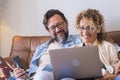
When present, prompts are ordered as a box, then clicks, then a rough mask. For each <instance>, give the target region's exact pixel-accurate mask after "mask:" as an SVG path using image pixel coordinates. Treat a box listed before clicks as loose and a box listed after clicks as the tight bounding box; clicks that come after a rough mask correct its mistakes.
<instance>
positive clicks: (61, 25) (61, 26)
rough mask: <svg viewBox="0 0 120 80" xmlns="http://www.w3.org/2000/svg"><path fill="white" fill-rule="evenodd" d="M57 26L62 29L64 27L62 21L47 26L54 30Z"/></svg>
mask: <svg viewBox="0 0 120 80" xmlns="http://www.w3.org/2000/svg"><path fill="white" fill-rule="evenodd" d="M56 27H57V28H59V29H62V28H63V27H64V22H59V23H57V24H56V25H54V26H51V27H49V29H50V30H55V29H56Z"/></svg>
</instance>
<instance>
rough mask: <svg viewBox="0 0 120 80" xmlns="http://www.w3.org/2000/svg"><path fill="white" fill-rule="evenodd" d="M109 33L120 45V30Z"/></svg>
mask: <svg viewBox="0 0 120 80" xmlns="http://www.w3.org/2000/svg"><path fill="white" fill-rule="evenodd" d="M107 34H108V37H110V38H112V39H113V40H114V42H115V43H117V44H118V45H119V46H120V31H109V32H107Z"/></svg>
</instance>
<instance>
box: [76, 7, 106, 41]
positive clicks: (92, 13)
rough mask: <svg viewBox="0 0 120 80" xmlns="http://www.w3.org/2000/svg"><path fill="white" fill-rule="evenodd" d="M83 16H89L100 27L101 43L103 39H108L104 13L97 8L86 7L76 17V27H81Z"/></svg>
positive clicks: (99, 36)
mask: <svg viewBox="0 0 120 80" xmlns="http://www.w3.org/2000/svg"><path fill="white" fill-rule="evenodd" d="M83 18H87V19H89V20H91V21H92V22H93V24H94V25H95V26H96V27H97V28H99V29H100V33H98V34H97V39H98V41H99V42H100V43H101V42H102V41H103V40H105V39H106V36H107V35H106V34H105V33H106V32H105V29H104V26H105V24H104V17H103V15H102V14H101V13H100V12H99V11H98V10H96V9H86V10H83V11H81V12H80V13H79V14H78V16H77V17H76V21H75V27H76V29H77V27H79V25H80V21H81V19H83Z"/></svg>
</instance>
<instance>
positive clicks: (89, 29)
mask: <svg viewBox="0 0 120 80" xmlns="http://www.w3.org/2000/svg"><path fill="white" fill-rule="evenodd" d="M96 29H97V28H96V27H93V26H87V27H86V28H84V27H80V26H78V27H77V30H80V31H84V30H87V31H94V30H96Z"/></svg>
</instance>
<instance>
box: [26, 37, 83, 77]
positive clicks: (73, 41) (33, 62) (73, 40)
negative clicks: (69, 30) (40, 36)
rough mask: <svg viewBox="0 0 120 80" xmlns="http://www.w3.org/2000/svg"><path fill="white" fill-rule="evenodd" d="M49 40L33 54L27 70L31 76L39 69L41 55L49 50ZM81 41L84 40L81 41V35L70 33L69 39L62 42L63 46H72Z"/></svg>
mask: <svg viewBox="0 0 120 80" xmlns="http://www.w3.org/2000/svg"><path fill="white" fill-rule="evenodd" d="M49 41H50V40H48V41H47V42H46V43H44V44H42V45H40V46H38V47H37V49H36V51H35V53H34V55H33V58H32V60H31V63H30V66H29V67H30V68H29V69H28V70H27V72H28V73H29V76H30V74H32V73H35V72H36V70H37V69H38V66H39V59H40V57H41V55H42V54H43V53H44V52H45V51H46V50H47V48H48V46H49ZM81 43H82V41H81V39H80V37H79V35H69V36H68V39H67V40H66V41H65V42H64V43H61V45H62V48H70V47H73V46H74V45H79V44H81Z"/></svg>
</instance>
